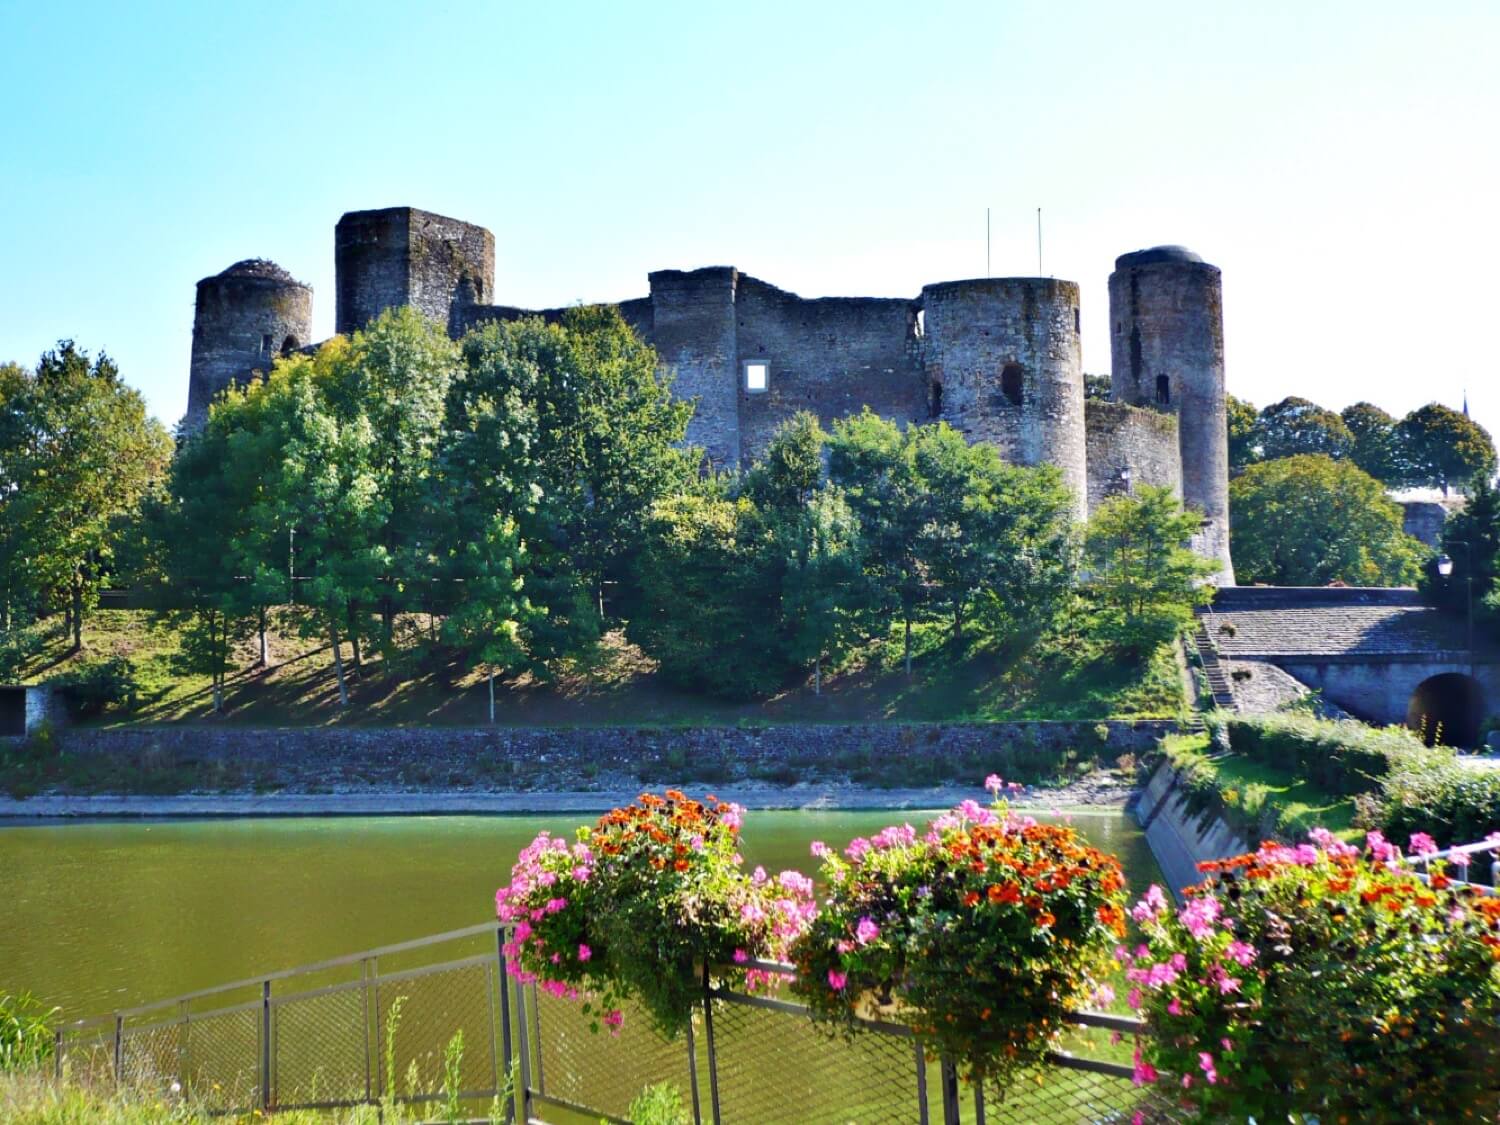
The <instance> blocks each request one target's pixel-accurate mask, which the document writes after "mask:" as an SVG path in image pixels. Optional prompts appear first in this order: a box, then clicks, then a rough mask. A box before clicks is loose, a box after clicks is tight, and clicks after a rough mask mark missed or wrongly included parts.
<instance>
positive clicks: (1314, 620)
mask: <svg viewBox="0 0 1500 1125" xmlns="http://www.w3.org/2000/svg"><path fill="white" fill-rule="evenodd" d="M1200 613H1202V614H1203V615H1204V616H1205V617H1206V618H1207V624H1208V630H1209V635H1210V636H1211V637H1212V638H1213V641H1214V643H1215V644H1216V645H1217V646H1218V649H1219V652H1220V653H1221V654H1222V655H1223V656H1224V657H1225V658H1227V659H1231V660H1232V659H1260V660H1274V659H1280V658H1287V657H1345V658H1348V657H1361V656H1364V657H1382V656H1387V657H1389V656H1405V657H1413V656H1422V655H1435V654H1439V653H1461V652H1464V651H1465V650H1466V647H1467V644H1468V640H1467V628H1466V624H1465V621H1464V619H1463V617H1462V616H1458V615H1454V614H1450V613H1444V612H1442V611H1440V610H1436V609H1433V608H1431V607H1429V606H1426V605H1423V604H1422V601H1421V598H1420V595H1418V593H1417V591H1415V590H1410V589H1358V588H1352V587H1350V588H1345V587H1319V588H1300V587H1299V588H1292V587H1274V586H1239V587H1226V588H1225V589H1223V590H1220V591H1219V592H1218V594H1217V596H1216V597H1215V599H1214V604H1213V605H1212V607H1209V608H1207V609H1204V610H1201V611H1200Z"/></svg>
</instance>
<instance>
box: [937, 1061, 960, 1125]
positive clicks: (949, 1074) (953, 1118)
mask: <svg viewBox="0 0 1500 1125" xmlns="http://www.w3.org/2000/svg"><path fill="white" fill-rule="evenodd" d="M941 1073H942V1084H943V1125H960V1120H961V1119H960V1117H959V1104H958V1068H957V1067H956V1066H954V1065H953V1060H952V1059H950V1058H944V1059H943V1066H942V1072H941Z"/></svg>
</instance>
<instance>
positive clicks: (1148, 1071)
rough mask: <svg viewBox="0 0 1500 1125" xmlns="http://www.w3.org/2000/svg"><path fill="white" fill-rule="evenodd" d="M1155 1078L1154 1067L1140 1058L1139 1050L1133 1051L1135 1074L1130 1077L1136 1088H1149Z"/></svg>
mask: <svg viewBox="0 0 1500 1125" xmlns="http://www.w3.org/2000/svg"><path fill="white" fill-rule="evenodd" d="M1156 1078H1157V1074H1156V1067H1154V1066H1152V1065H1151V1064H1150V1063H1148V1062H1147V1061H1146V1060H1145V1059H1143V1058H1142V1057H1141V1049H1140V1048H1139V1047H1137V1048H1136V1049H1135V1073H1134V1074H1133V1075H1132V1076H1131V1079H1132V1081H1134V1082H1135V1084H1136V1085H1137V1086H1149V1085H1150V1084H1151V1083H1153V1082H1155V1081H1156Z"/></svg>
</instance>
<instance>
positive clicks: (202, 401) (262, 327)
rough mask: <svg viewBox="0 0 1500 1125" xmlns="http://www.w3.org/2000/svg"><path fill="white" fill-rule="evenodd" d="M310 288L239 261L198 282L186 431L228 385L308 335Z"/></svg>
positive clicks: (267, 265)
mask: <svg viewBox="0 0 1500 1125" xmlns="http://www.w3.org/2000/svg"><path fill="white" fill-rule="evenodd" d="M312 297H313V295H312V289H311V288H310V287H308V286H306V285H303V284H302V283H301V282H300V281H296V280H295V279H293V278H292V276H291V275H290V274H288V273H287V272H286V271H285V270H282V269H281V268H280V267H278V266H276V265H275V264H274V263H272V262H264V261H259V260H257V259H251V260H248V261H244V262H237V263H235V264H234V265H232V266H230V267H229V268H228V269H226V270H225V271H224V272H223V273H220V274H216V275H215V276H213V277H205V278H204V279H203V280H202V281H200V282H198V299H197V305H196V307H195V310H194V314H193V351H192V359H191V361H190V363H189V367H188V407H187V417H186V419H185V421H184V424H185V426H186V428H187V430H188V432H190V433H191V432H193V431H196V430H197V429H199V428H200V427H202V425H203V423H204V421H205V420H206V419H207V417H208V407H209V404H210V403H212V402H213V400H214V397H215V396H216V395H218V394H219V393H220V392H221V391H223V390H224V389H225V388H226V387H228V386H229V385H230V384H231V383H235V382H244V381H245V380H247V379H249V378H250V377H251V375H252V374H253V373H254V372H256V371H269V370H270V369H271V364H272V363H273V362H274V361H275V359H276V357H277V356H278V355H282V354H284V353H285V352H290V351H295V350H296V349H298V348H300V347H302V346H303V345H305V344H307V343H308V342H309V339H308V338H309V336H311V334H312Z"/></svg>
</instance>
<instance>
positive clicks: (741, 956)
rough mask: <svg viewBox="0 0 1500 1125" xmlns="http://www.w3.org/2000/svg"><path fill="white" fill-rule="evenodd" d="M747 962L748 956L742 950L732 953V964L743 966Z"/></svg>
mask: <svg viewBox="0 0 1500 1125" xmlns="http://www.w3.org/2000/svg"><path fill="white" fill-rule="evenodd" d="M748 960H750V954H748V953H746V952H745V951H744V950H743V949H736V950H735V951H734V963H735V964H736V965H743V964H744V963H745V962H746V961H748Z"/></svg>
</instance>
